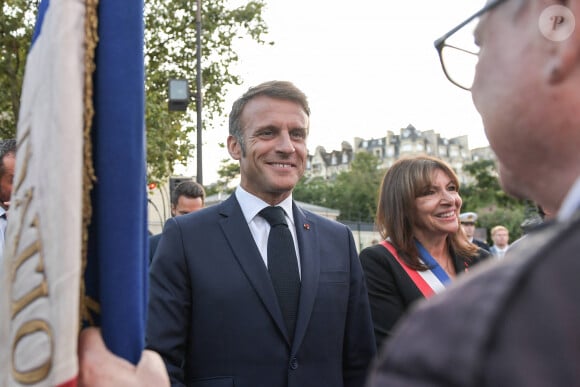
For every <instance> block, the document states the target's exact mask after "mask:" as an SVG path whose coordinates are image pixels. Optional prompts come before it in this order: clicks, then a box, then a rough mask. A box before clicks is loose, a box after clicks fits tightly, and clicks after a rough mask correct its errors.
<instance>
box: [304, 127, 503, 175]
mask: <svg viewBox="0 0 580 387" xmlns="http://www.w3.org/2000/svg"><path fill="white" fill-rule="evenodd" d="M356 152H368V153H371V154H373V155H374V156H376V157H377V158H378V159H379V160H380V166H379V167H380V168H382V169H388V168H389V167H390V166H391V165H392V164H393V163H394V162H395V161H396V160H397V159H399V158H401V157H404V156H412V155H418V154H428V155H431V156H435V157H439V158H441V159H443V160H445V161H446V162H447V163H449V165H451V166H452V167H453V169H454V170H455V172H456V173H457V175H458V176H459V180H460V183H461V184H462V185H463V184H468V183H469V182H470V177H469V176H468V175H466V174H464V173H463V165H464V164H467V163H470V162H473V161H479V160H490V159H491V160H494V159H495V155H494V154H493V152H492V150H491V148H490V147H484V148H477V149H472V150H470V149H469V144H468V140H467V135H463V136H459V137H454V138H450V139H447V138H444V137H441V135H440V134H439V133H436V132H435V131H433V130H427V131H419V130H417V129H416V128H415V127H414V126H413V125H408V126H407V127H406V128H401V129H400V131H399V133H398V134H395V133H394V132H393V131H390V130H389V131H387V134H386V136H385V137H381V138H371V139H362V138H360V137H355V138H354V146H351V145H350V144H349V143H348V142H346V141H344V142H343V143H342V144H341V149H340V150H334V151H331V152H327V151H326V150H325V149H324V148H323V147H321V146H319V147H317V148H316V150H315V152H314V154H313V155H309V157H308V166H307V170H306V173H307V175H308V176H310V177H324V178H326V179H331V178H333V177H335V176H336V175H337V174H339V173H340V172H342V171H348V169H349V168H350V163H351V162H352V160H353V158H354V155H355V154H356Z"/></svg>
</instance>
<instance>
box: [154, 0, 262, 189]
mask: <svg viewBox="0 0 580 387" xmlns="http://www.w3.org/2000/svg"><path fill="white" fill-rule="evenodd" d="M201 3H202V12H201V14H202V20H201V23H202V36H201V45H202V49H201V51H202V55H201V59H202V80H203V90H202V94H203V118H204V119H203V122H204V127H205V129H207V127H208V123H209V122H213V121H214V119H215V118H216V117H217V116H220V115H222V114H223V109H224V107H223V102H224V95H225V94H226V90H227V86H228V85H231V84H240V83H241V80H240V78H239V76H237V75H235V74H234V73H233V71H232V66H233V65H234V64H235V63H236V62H237V61H238V60H239V57H238V55H237V53H236V51H235V47H234V42H235V41H236V40H237V39H240V38H241V37H244V36H247V37H249V38H251V39H254V40H255V41H257V42H260V43H264V41H263V39H262V37H263V36H264V34H265V33H266V32H267V27H266V25H265V22H264V20H263V19H262V10H263V7H264V3H263V2H262V1H261V0H257V1H249V2H247V3H245V4H244V5H242V6H240V7H237V8H233V9H231V8H229V7H228V3H229V2H228V1H226V0H202V1H201ZM145 27H146V31H145V46H146V50H145V51H146V52H145V64H146V76H147V79H146V92H147V113H146V123H147V162H148V167H149V180H150V181H160V180H163V179H165V178H167V177H168V176H169V175H171V173H172V170H173V166H174V165H175V164H176V163H181V164H183V165H185V164H186V162H187V160H188V159H189V158H190V156H191V155H192V151H193V149H194V148H195V145H194V144H193V143H192V142H191V140H190V137H191V134H192V133H194V132H195V130H197V128H196V127H195V124H194V123H195V122H196V119H195V117H196V106H195V101H191V102H192V103H190V105H189V107H188V110H187V112H185V114H184V113H182V112H169V111H168V110H167V83H168V80H169V79H171V78H185V79H188V80H189V84H190V90H193V93H195V86H196V85H195V79H196V59H197V57H196V1H195V0H172V1H166V0H149V1H147V2H146V7H145Z"/></svg>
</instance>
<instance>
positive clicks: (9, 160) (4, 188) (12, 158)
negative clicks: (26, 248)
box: [0, 139, 16, 265]
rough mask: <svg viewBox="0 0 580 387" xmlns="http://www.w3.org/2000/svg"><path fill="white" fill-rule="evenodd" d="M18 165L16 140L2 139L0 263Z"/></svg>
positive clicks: (0, 261)
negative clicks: (13, 182) (15, 169)
mask: <svg viewBox="0 0 580 387" xmlns="http://www.w3.org/2000/svg"><path fill="white" fill-rule="evenodd" d="M15 166H16V140H15V139H8V140H0V265H1V264H2V261H3V257H4V241H5V237H6V224H7V219H6V217H7V215H8V208H9V207H10V196H11V195H12V181H13V180H14V167H15Z"/></svg>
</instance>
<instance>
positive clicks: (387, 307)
mask: <svg viewBox="0 0 580 387" xmlns="http://www.w3.org/2000/svg"><path fill="white" fill-rule="evenodd" d="M488 256H489V253H487V252H486V251H485V250H483V249H480V250H479V255H478V256H477V257H475V258H464V257H460V256H454V257H453V265H454V267H455V272H456V273H457V274H458V275H459V274H461V273H463V272H465V271H467V270H468V269H469V268H470V267H471V266H473V265H474V264H476V263H478V262H479V261H481V260H483V259H485V258H487V257H488ZM360 260H361V264H362V267H363V271H364V273H365V277H366V283H367V287H368V292H369V301H370V305H371V313H372V317H373V324H374V330H375V337H376V341H377V348H380V345H381V344H382V343H383V341H384V340H385V339H386V338H387V337H389V335H390V333H391V329H392V328H393V326H394V325H395V323H396V322H397V321H398V320H399V318H401V316H402V315H403V314H404V313H405V312H406V311H407V309H409V307H410V306H411V305H412V304H413V303H414V302H415V301H417V300H421V299H424V298H425V297H424V296H423V294H422V293H421V292H420V291H419V288H417V286H416V285H415V283H414V282H413V280H412V279H411V277H409V275H408V274H407V273H406V272H405V269H403V268H402V267H401V265H400V264H399V263H398V262H397V260H396V259H395V257H393V255H392V254H391V253H390V252H389V251H388V250H387V249H386V248H385V247H384V246H382V245H381V244H376V245H373V246H369V247H367V248H365V249H364V250H362V251H361V253H360Z"/></svg>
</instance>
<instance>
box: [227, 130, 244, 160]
mask: <svg viewBox="0 0 580 387" xmlns="http://www.w3.org/2000/svg"><path fill="white" fill-rule="evenodd" d="M227 145H228V152H229V154H230V156H232V158H233V159H234V160H240V159H241V158H242V146H241V145H240V143H239V142H238V139H237V137H235V136H232V135H229V136H228V140H227Z"/></svg>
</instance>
